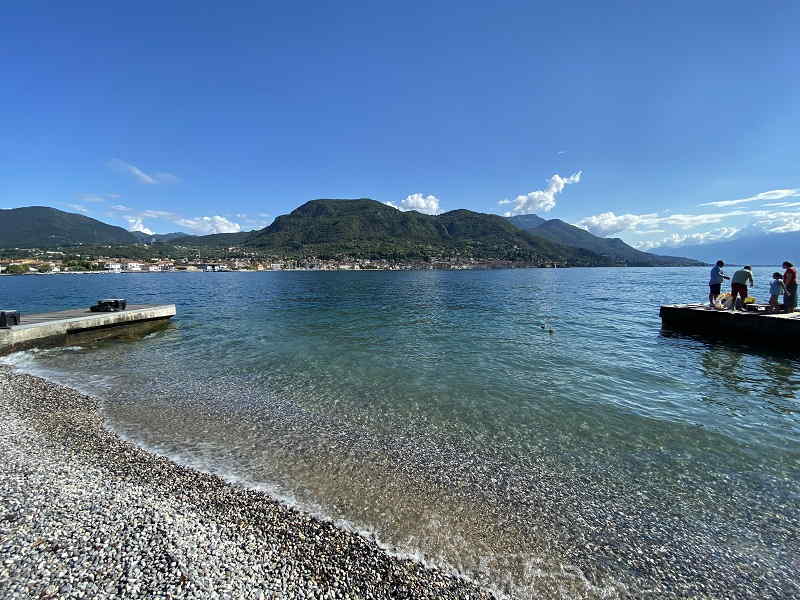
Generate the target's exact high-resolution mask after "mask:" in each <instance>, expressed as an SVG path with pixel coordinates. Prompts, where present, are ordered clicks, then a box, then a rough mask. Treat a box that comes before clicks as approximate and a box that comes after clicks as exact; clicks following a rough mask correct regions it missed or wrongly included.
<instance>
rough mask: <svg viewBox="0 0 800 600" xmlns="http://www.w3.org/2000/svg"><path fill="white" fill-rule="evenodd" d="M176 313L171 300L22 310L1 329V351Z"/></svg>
mask: <svg viewBox="0 0 800 600" xmlns="http://www.w3.org/2000/svg"><path fill="white" fill-rule="evenodd" d="M174 316H175V305H174V304H161V305H156V304H135V305H129V306H128V307H127V308H126V310H122V311H118V312H91V311H90V310H89V309H88V308H76V309H71V310H60V311H57V312H49V313H40V314H31V315H27V314H24V313H23V314H22V315H21V319H20V324H19V325H13V326H11V327H9V328H7V329H0V354H6V353H8V352H13V351H16V350H23V349H26V348H32V347H37V346H55V345H61V344H69V343H74V342H75V340H76V339H77V337H78V336H84V337H85V336H90V337H92V336H93V337H96V338H101V337H109V336H110V335H117V334H119V333H121V332H122V330H130V329H131V328H133V327H135V326H139V329H142V328H143V327H147V326H150V325H153V324H155V325H159V324H163V323H164V322H165V321H166V320H168V319H170V318H172V317H174Z"/></svg>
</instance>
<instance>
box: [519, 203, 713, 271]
mask: <svg viewBox="0 0 800 600" xmlns="http://www.w3.org/2000/svg"><path fill="white" fill-rule="evenodd" d="M531 217H535V218H531ZM508 220H509V221H511V222H512V223H513V224H514V225H516V226H517V227H520V228H521V229H525V230H526V231H528V232H530V233H532V234H533V235H537V236H540V237H543V238H545V239H547V240H550V241H551V242H555V243H557V244H563V245H565V246H572V247H574V248H585V249H586V250H590V251H592V252H595V253H596V254H599V255H601V256H604V257H607V258H609V259H610V260H611V261H612V262H613V263H617V264H624V265H627V266H631V267H657V266H689V265H693V264H697V261H696V260H694V259H692V258H681V257H677V256H659V255H657V254H650V253H649V252H642V251H641V250H637V249H636V248H633V247H631V246H629V245H628V244H626V243H625V242H623V241H622V240H621V239H619V238H603V237H598V236H596V235H593V234H591V233H589V232H588V231H586V230H585V229H581V228H580V227H575V226H574V225H570V224H569V223H565V222H564V221H562V220H560V219H551V220H549V221H546V220H544V219H542V218H541V217H538V216H537V215H518V216H516V217H508Z"/></svg>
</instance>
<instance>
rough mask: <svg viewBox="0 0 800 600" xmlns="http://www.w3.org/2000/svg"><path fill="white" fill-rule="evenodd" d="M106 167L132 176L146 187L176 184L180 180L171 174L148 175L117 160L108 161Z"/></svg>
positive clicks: (134, 166)
mask: <svg viewBox="0 0 800 600" xmlns="http://www.w3.org/2000/svg"><path fill="white" fill-rule="evenodd" d="M108 166H109V167H111V168H112V169H114V170H115V171H120V172H121V173H128V174H130V175H133V176H134V177H135V178H136V179H137V180H138V181H139V182H141V183H146V184H148V185H155V184H158V183H177V182H178V181H180V179H178V177H176V176H175V175H173V174H172V173H154V174H153V175H148V174H147V173H145V172H144V171H142V170H141V169H140V168H139V167H137V166H136V165H132V164H130V163H127V162H125V161H124V160H120V159H118V158H114V159H112V160H110V161H109V162H108Z"/></svg>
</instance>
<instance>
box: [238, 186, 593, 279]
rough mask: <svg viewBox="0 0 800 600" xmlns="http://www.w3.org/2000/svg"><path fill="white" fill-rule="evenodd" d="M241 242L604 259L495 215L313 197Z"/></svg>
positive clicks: (370, 252)
mask: <svg viewBox="0 0 800 600" xmlns="http://www.w3.org/2000/svg"><path fill="white" fill-rule="evenodd" d="M245 244H246V245H247V246H255V247H259V248H262V249H267V250H270V251H274V252H276V253H287V254H305V255H312V254H313V255H318V256H336V255H351V256H364V257H394V258H411V259H413V258H424V257H431V256H439V255H447V256H452V255H459V256H462V257H475V258H485V259H499V260H526V261H537V260H545V261H560V262H570V263H571V264H586V265H589V264H602V263H603V262H604V259H602V258H601V257H599V256H597V255H596V254H594V253H592V252H590V251H587V250H581V249H575V248H567V247H565V246H562V245H559V244H554V243H552V242H550V241H548V240H545V239H543V238H540V237H536V236H534V235H531V234H529V233H527V232H525V231H522V230H521V229H519V228H518V227H516V226H514V225H513V224H511V223H510V222H509V221H508V220H506V219H504V218H502V217H499V216H497V215H487V214H481V213H476V212H472V211H469V210H455V211H451V212H448V213H444V214H441V215H436V216H432V215H425V214H421V213H418V212H415V211H408V212H403V211H400V210H397V209H395V208H393V207H391V206H387V205H386V204H382V203H381V202H376V201H375V200H369V199H366V198H361V199H357V200H334V199H321V200H312V201H311V202H307V203H306V204H303V205H302V206H300V207H298V208H297V209H295V210H294V211H292V212H291V213H290V214H288V215H282V216H280V217H278V218H277V219H275V222H274V223H273V224H272V225H270V226H269V227H266V228H265V229H262V230H261V231H258V232H255V233H254V234H253V235H252V236H251V237H249V238H248V239H247V240H246V242H245Z"/></svg>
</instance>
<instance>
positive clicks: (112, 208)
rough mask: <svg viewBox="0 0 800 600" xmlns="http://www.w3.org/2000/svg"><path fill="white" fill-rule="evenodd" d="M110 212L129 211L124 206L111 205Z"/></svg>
mask: <svg viewBox="0 0 800 600" xmlns="http://www.w3.org/2000/svg"><path fill="white" fill-rule="evenodd" d="M111 210H116V211H119V212H129V211H130V210H131V209H130V208H128V207H127V206H125V205H124V204H113V205H112V206H111Z"/></svg>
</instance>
